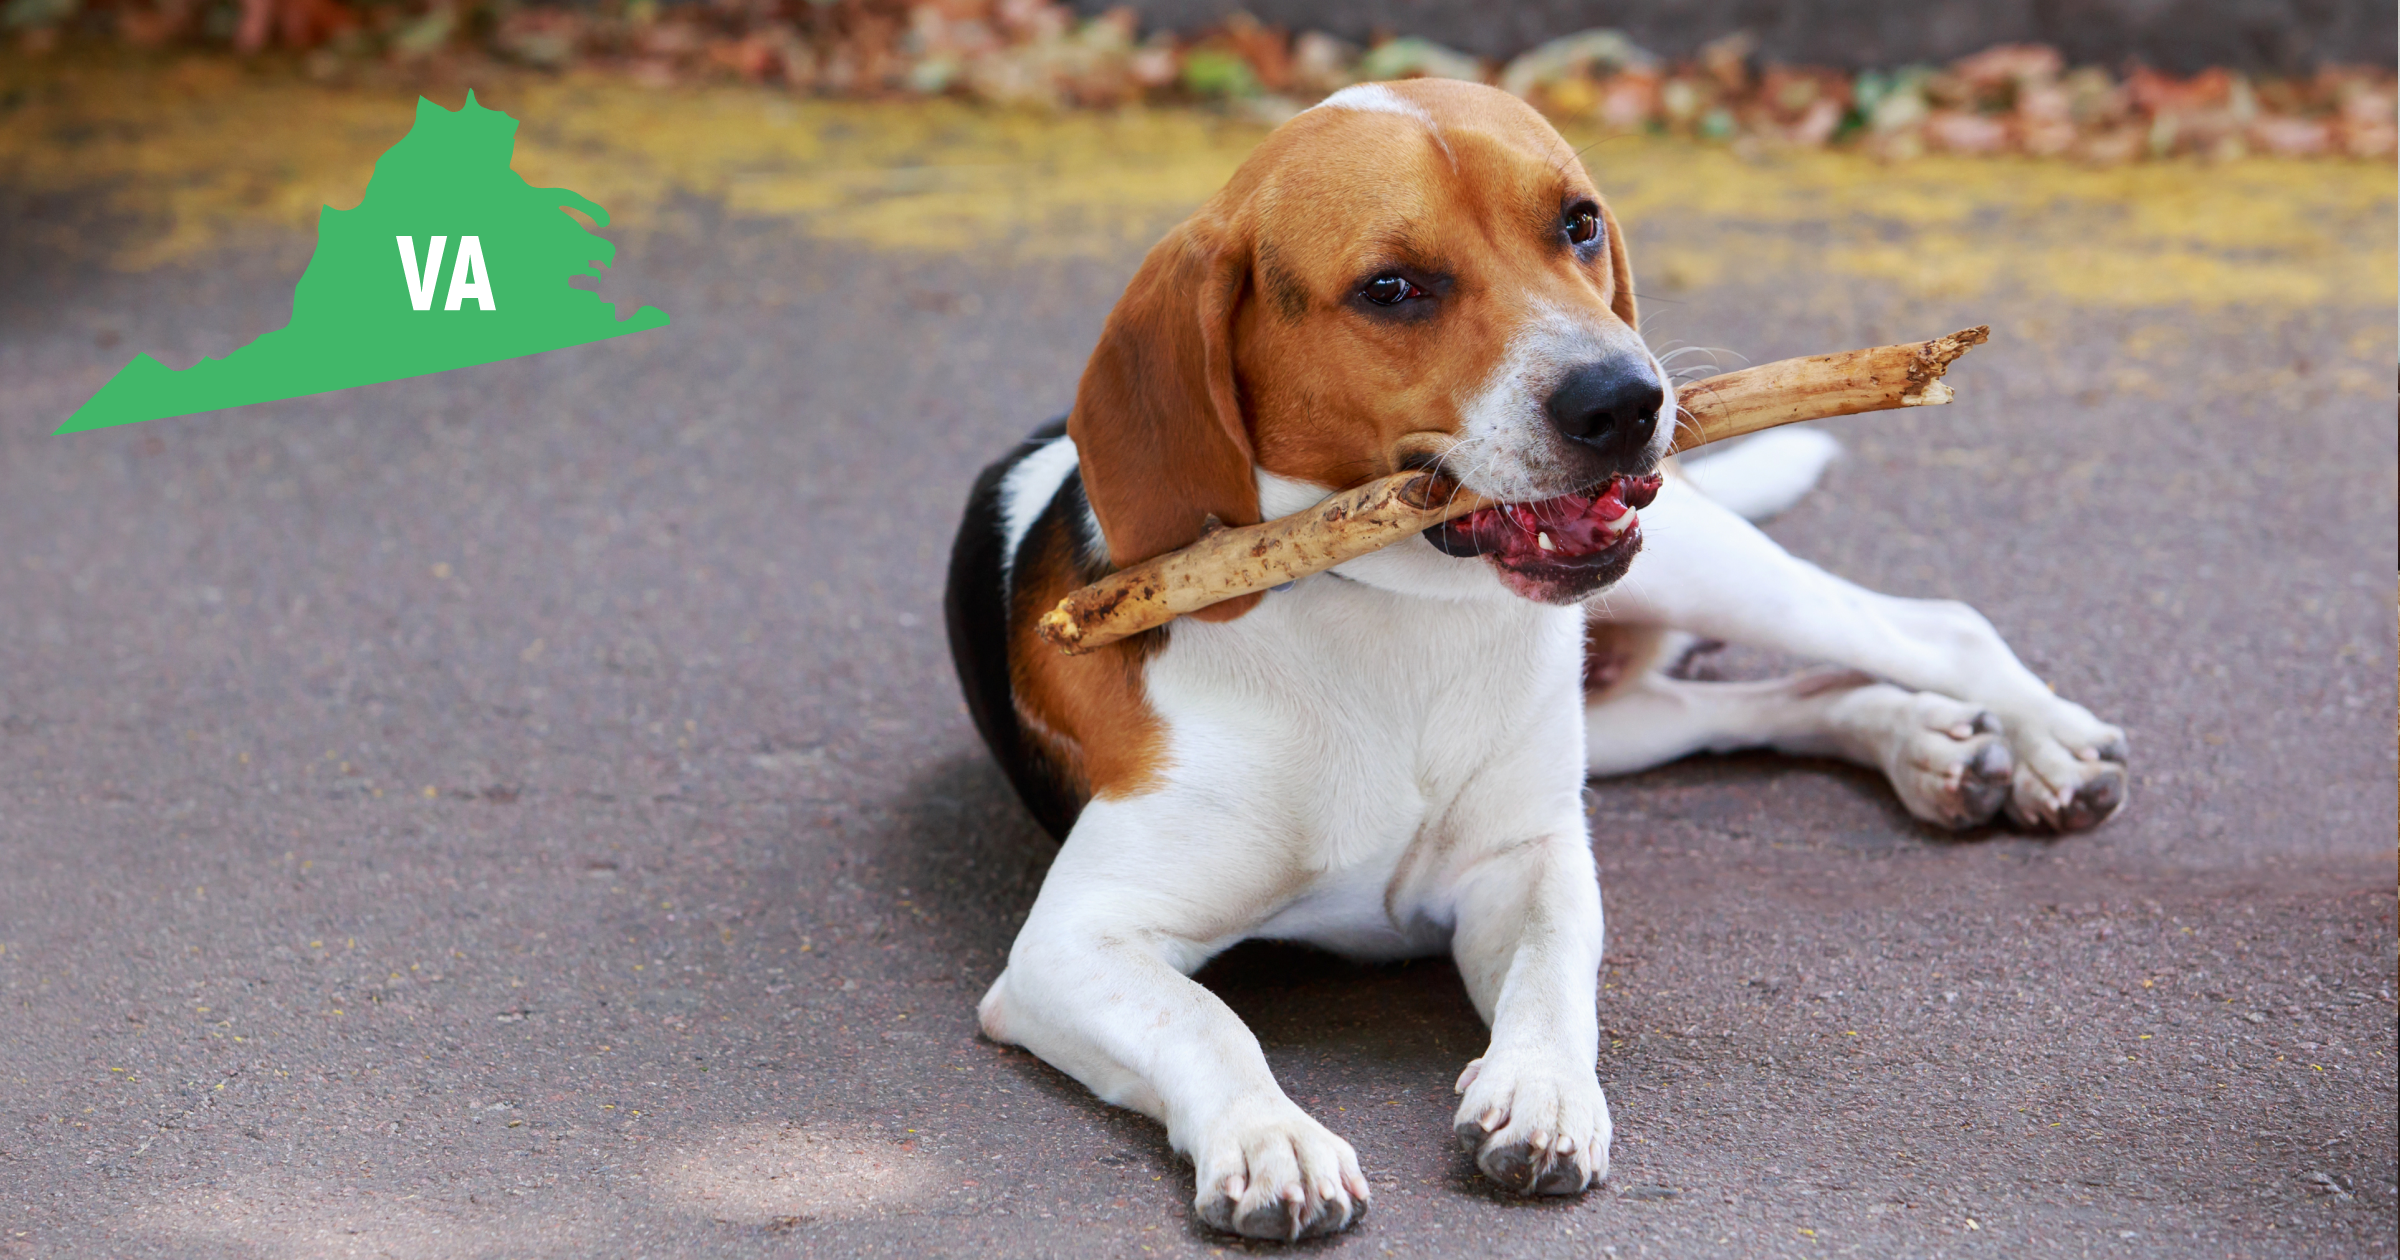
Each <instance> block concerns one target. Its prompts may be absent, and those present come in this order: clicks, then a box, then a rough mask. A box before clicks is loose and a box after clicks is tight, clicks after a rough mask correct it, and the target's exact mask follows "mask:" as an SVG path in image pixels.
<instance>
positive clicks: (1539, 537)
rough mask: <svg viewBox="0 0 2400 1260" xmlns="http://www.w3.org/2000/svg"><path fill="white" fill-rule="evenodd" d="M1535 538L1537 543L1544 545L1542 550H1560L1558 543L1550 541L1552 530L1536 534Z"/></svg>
mask: <svg viewBox="0 0 2400 1260" xmlns="http://www.w3.org/2000/svg"><path fill="white" fill-rule="evenodd" d="M1533 540H1534V541H1535V542H1537V543H1540V544H1541V545H1542V550H1544V551H1556V550H1558V544H1557V543H1554V542H1552V541H1550V531H1548V530H1544V531H1542V532H1541V533H1539V534H1536V535H1534V536H1533Z"/></svg>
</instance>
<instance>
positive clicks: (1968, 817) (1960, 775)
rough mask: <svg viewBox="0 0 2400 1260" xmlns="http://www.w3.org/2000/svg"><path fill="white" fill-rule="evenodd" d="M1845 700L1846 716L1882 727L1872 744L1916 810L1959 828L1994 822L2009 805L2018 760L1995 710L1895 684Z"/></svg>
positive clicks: (1939, 823) (1894, 784) (1905, 800)
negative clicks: (2011, 755) (2003, 808)
mask: <svg viewBox="0 0 2400 1260" xmlns="http://www.w3.org/2000/svg"><path fill="white" fill-rule="evenodd" d="M1842 703H1843V717H1845V718H1846V719H1848V720H1850V721H1853V722H1858V723H1860V724H1861V725H1862V726H1866V727H1871V728H1874V729H1876V730H1877V731H1878V734H1877V736H1876V738H1875V739H1874V740H1873V741H1872V742H1873V743H1875V744H1878V745H1880V756H1881V758H1882V760H1883V772H1884V775H1885V777H1887V778H1889V779H1890V780H1891V782H1892V790H1893V791H1894V792H1895V793H1897V794H1898V795H1899V797H1900V803H1901V804H1902V805H1905V806H1907V807H1908V812H1909V813H1911V814H1914V815H1916V816H1917V817H1918V818H1921V819H1923V820H1925V821H1926V822H1929V823H1932V824H1933V825H1934V826H1937V827H1947V828H1949V829H1950V830H1952V831H1959V830H1963V829H1965V828H1968V827H1976V826H1981V825H1982V824H1984V823H1987V822H1990V821H1991V820H1992V819H1993V818H1994V817H1995V816H1997V815H1998V814H1999V813H2000V810H2001V807H2002V806H2003V805H2005V804H2007V802H2008V794H2009V786H2010V782H2011V773H2012V771H2013V769H2014V763H2013V760H2012V759H2011V757H2010V755H2009V746H2008V741H2007V738H2006V737H2005V736H2004V735H2002V733H2001V730H2000V722H1999V720H1998V719H1996V718H1994V717H1993V716H1992V715H1991V714H1990V713H1987V712H1985V711H1984V710H1982V709H1979V708H1977V707H1976V706H1974V705H1971V704H1967V703H1964V702H1962V701H1958V700H1953V699H1951V698H1950V697H1948V696H1943V695H1936V694H1934V693H1933V692H1930V691H1916V692H1911V691H1903V690H1901V689H1900V688H1898V687H1893V686H1890V685H1889V684H1879V685H1876V686H1872V687H1862V688H1860V689H1859V690H1858V691H1857V692H1855V693H1853V694H1852V695H1851V696H1849V697H1846V698H1845V699H1844V700H1843V702H1842ZM1853 709H1864V710H1867V711H1869V712H1871V713H1873V714H1874V715H1875V716H1874V718H1873V720H1869V719H1868V718H1867V717H1866V716H1865V715H1862V714H1860V713H1853V712H1851V710H1853Z"/></svg>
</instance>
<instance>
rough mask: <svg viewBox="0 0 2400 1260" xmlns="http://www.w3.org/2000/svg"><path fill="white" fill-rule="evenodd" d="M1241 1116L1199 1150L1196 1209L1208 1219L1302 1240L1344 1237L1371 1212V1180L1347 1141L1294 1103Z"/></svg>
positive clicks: (1238, 1229) (1280, 1102) (1228, 1227)
mask: <svg viewBox="0 0 2400 1260" xmlns="http://www.w3.org/2000/svg"><path fill="white" fill-rule="evenodd" d="M1234 1111H1235V1112H1236V1113H1237V1115H1236V1116H1234V1117H1229V1118H1228V1119H1227V1120H1226V1121H1225V1122H1224V1123H1221V1124H1219V1125H1216V1126H1214V1128H1213V1131H1212V1132H1211V1133H1210V1134H1209V1135H1208V1137H1207V1138H1206V1139H1204V1140H1203V1141H1201V1142H1199V1143H1196V1144H1195V1145H1194V1147H1193V1150H1192V1164H1193V1167H1194V1168H1195V1169H1196V1171H1197V1174H1198V1178H1199V1186H1198V1193H1197V1194H1196V1195H1195V1196H1194V1197H1193V1199H1192V1210H1193V1211H1194V1212H1196V1213H1198V1214H1199V1217H1200V1219H1201V1220H1203V1221H1206V1222H1208V1223H1209V1224H1210V1225H1212V1226H1214V1227H1216V1228H1218V1229H1221V1230H1224V1231H1225V1232H1227V1233H1229V1234H1240V1235H1242V1236H1244V1237H1246V1238H1268V1239H1274V1240H1276V1241H1279V1242H1297V1241H1299V1240H1300V1239H1303V1238H1314V1237H1316V1236H1318V1235H1320V1234H1335V1233H1340V1232H1341V1231H1342V1230H1345V1229H1348V1228H1350V1227H1351V1226H1352V1225H1355V1224H1357V1223H1358V1221H1359V1220H1360V1218H1362V1217H1364V1216H1365V1215H1366V1214H1367V1201H1368V1199H1369V1197H1370V1195H1369V1193H1368V1190H1367V1177H1366V1174H1365V1173H1362V1172H1360V1171H1359V1169H1358V1153H1357V1152H1355V1151H1353V1150H1351V1149H1350V1144H1349V1143H1348V1142H1345V1141H1343V1140H1342V1139H1340V1138H1339V1137H1336V1136H1334V1134H1333V1132H1332V1131H1331V1130H1329V1129H1327V1128H1326V1127H1325V1126H1324V1125H1321V1124H1318V1123H1317V1122H1316V1121H1315V1120H1313V1119H1310V1118H1309V1115H1308V1113H1307V1112H1304V1111H1302V1110H1300V1109H1299V1108H1298V1107H1296V1106H1294V1105H1292V1103H1291V1101H1290V1100H1288V1099H1284V1098H1276V1099H1273V1100H1272V1101H1269V1102H1263V1103H1261V1104H1259V1105H1258V1106H1256V1107H1255V1108H1250V1107H1238V1106H1237V1107H1236V1108H1234ZM1239 1113H1252V1114H1239Z"/></svg>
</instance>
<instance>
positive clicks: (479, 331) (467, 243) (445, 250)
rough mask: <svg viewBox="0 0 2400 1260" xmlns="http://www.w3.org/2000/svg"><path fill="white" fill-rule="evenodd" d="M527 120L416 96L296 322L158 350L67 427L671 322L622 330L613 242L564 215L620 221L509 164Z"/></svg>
mask: <svg viewBox="0 0 2400 1260" xmlns="http://www.w3.org/2000/svg"><path fill="white" fill-rule="evenodd" d="M516 136H517V120H516V119H514V118H511V117H509V116H508V115H506V114H503V113H500V112H498V111H496V110H491V109H486V108H484V107H483V106H481V105H479V104H477V103H476V101H475V94H474V93H473V92H469V93H468V94H467V102H466V104H465V105H464V106H463V107H461V108H460V109H459V110H458V111H457V112H455V113H453V112H451V111H449V110H446V109H443V108H442V107H441V106H439V105H436V104H434V103H433V102H432V101H429V100H423V99H419V100H418V102H417V121H416V124H415V125H414V126H413V127H411V128H410V129H409V132H408V135H406V136H405V137H403V138H402V139H401V141H400V143H398V144H396V145H393V146H392V147H391V149H390V150H389V151H387V152H386V153H385V154H384V155H383V157H382V158H381V159H380V160H378V161H377V162H376V163H375V175H374V178H373V179H371V180H369V181H368V183H367V192H366V196H365V197H364V198H362V199H361V200H360V202H359V205H358V208H357V209H355V210H336V209H334V208H332V207H331V206H328V207H326V208H325V209H324V210H323V211H322V212H321V213H320V214H319V215H318V216H317V252H316V256H315V257H314V258H312V259H310V260H309V264H308V271H307V273H306V274H305V275H303V276H301V277H300V285H299V287H298V288H297V289H296V290H294V292H293V294H292V322H291V323H290V324H288V325H286V326H285V327H283V328H281V329H278V330H277V331H275V332H271V333H267V334H264V335H263V336H260V337H259V338H257V339H256V340H254V341H252V342H251V343H250V344H249V345H246V346H243V347H242V348H240V349H238V350H236V351H234V352H233V353H232V354H229V355H227V356H226V357H224V358H222V359H203V360H201V361H200V362H199V363H197V364H194V365H193V366H192V367H191V368H190V369H189V370H187V371H182V372H175V371H170V370H168V369H167V368H166V367H165V366H164V365H163V364H161V363H160V362H159V361H158V360H156V359H153V358H151V357H150V356H149V355H147V354H142V355H136V356H134V360H133V362H131V363H128V364H126V365H125V367H124V369H123V370H122V371H120V372H118V373H117V374H116V376H115V377H113V378H111V379H110V381H109V382H108V384H107V385H105V386H102V387H101V389H100V392H99V393H97V394H94V395H93V396H92V397H91V400H90V401H88V402H86V403H84V404H83V406H81V407H79V408H77V409H76V411H75V414H74V415H73V416H72V417H70V418H69V419H68V420H67V422H66V424H65V425H63V426H61V427H60V428H59V430H58V432H60V433H80V432H82V431H84V430H87V429H105V428H108V427H110V426H112V425H120V424H137V423H140V422H141V421H144V420H157V419H161V418H163V417H166V416H181V415H189V414H191V413H193V412H198V411H214V410H216V409H218V408H220V407H235V406H240V405H242V404H244V403H254V402H267V401H271V400H274V399H278V398H300V397H305V396H307V395H310V394H322V393H326V392H329V391H331V390H337V389H348V388H350V387H352V386H354V385H372V384H375V383H377V382H379V381H396V380H401V379H403V378H406V377H411V376H425V375H428V374H430V373H434V372H447V371H449V370H450V369H452V368H462V367H471V366H473V365H475V364H478V363H492V362H496V361H498V360H501V359H514V358H517V357H519V356H521V355H528V354H540V353H541V352H542V351H544V350H556V349H559V348H561V347H564V346H575V345H582V344H583V343H585V342H588V341H601V340H605V339H607V338H610V337H622V336H624V335H625V334H627V333H636V332H643V331H646V330H648V329H652V328H663V327H665V326H666V324H667V316H666V314H665V312H663V311H660V310H659V309H658V308H657V307H655V306H645V307H643V308H642V309H641V310H640V311H639V312H638V313H636V314H635V315H634V317H633V318H631V319H628V320H622V321H620V320H619V319H618V318H617V317H616V310H615V308H613V307H612V306H610V305H609V303H608V302H607V301H605V300H603V299H602V298H601V297H600V296H599V295H598V294H596V293H592V292H589V291H587V290H583V289H576V288H571V287H569V286H568V284H567V281H568V280H570V279H572V278H574V277H575V276H579V275H595V274H597V273H598V272H599V270H600V269H602V268H605V267H607V266H609V265H610V264H611V263H612V262H614V261H615V258H616V246H615V245H614V244H612V243H611V242H609V241H607V240H605V239H602V238H601V237H598V236H594V235H593V234H592V233H591V232H589V231H587V230H585V228H584V226H583V225H582V224H581V223H579V222H577V221H576V220H575V219H574V218H573V216H571V215H569V214H568V213H567V212H566V209H565V208H566V207H573V208H574V209H576V210H579V211H581V212H583V213H584V214H587V215H589V216H591V218H592V220H593V221H594V222H596V223H598V224H601V225H603V226H606V224H607V223H608V212H607V211H605V210H602V209H601V208H600V207H599V206H598V205H595V204H594V203H593V202H592V201H591V199H590V198H587V197H584V196H582V195H581V194H579V193H574V192H569V191H568V190H566V189H563V188H535V187H533V186H532V185H531V184H528V183H526V182H525V180H524V178H523V177H522V176H520V175H518V174H517V173H516V172H515V171H513V170H511V169H509V161H510V159H511V158H512V157H513V156H514V154H515V152H516Z"/></svg>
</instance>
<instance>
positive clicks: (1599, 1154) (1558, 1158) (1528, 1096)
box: [1451, 1056, 1610, 1194]
mask: <svg viewBox="0 0 2400 1260" xmlns="http://www.w3.org/2000/svg"><path fill="white" fill-rule="evenodd" d="M1456 1090H1457V1092H1458V1093H1459V1094H1461V1095H1463V1097H1462V1098H1461V1099H1460V1100H1459V1104H1458V1116H1457V1118H1456V1119H1455V1120H1454V1121H1452V1125H1451V1127H1452V1128H1453V1129H1454V1130H1455V1131H1456V1132H1457V1134H1458V1140H1459V1144H1460V1145H1462V1146H1464V1147H1465V1148H1466V1149H1468V1150H1470V1151H1473V1152H1474V1153H1475V1166H1476V1167H1478V1168H1481V1169H1482V1170H1483V1175H1484V1176H1486V1177H1489V1178H1491V1179H1492V1180H1493V1181H1496V1182H1498V1183H1500V1184H1501V1185H1503V1186H1506V1187H1508V1188H1509V1189H1511V1190H1514V1191H1516V1192H1517V1193H1518V1194H1581V1193H1583V1192H1584V1191H1586V1190H1589V1189H1591V1188H1592V1187H1593V1186H1596V1185H1599V1184H1600V1182H1601V1180H1602V1179H1603V1178H1605V1177H1607V1176H1608V1143H1609V1134H1610V1129H1609V1122H1608V1096H1607V1095H1605V1094H1603V1093H1601V1092H1600V1080H1599V1077H1598V1076H1597V1075H1596V1074H1595V1073H1594V1072H1593V1071H1592V1069H1591V1068H1590V1067H1589V1066H1586V1067H1584V1068H1583V1069H1582V1070H1581V1071H1577V1070H1574V1069H1573V1068H1572V1067H1564V1066H1552V1065H1536V1064H1522V1065H1517V1064H1511V1063H1509V1062H1508V1061H1506V1060H1503V1059H1500V1058H1497V1057H1494V1056H1486V1057H1484V1058H1481V1059H1477V1060H1475V1061H1474V1062H1473V1063H1470V1064H1468V1065H1467V1070H1466V1071H1464V1072H1462V1073H1460V1074H1459V1078H1458V1085H1457V1086H1456Z"/></svg>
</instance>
